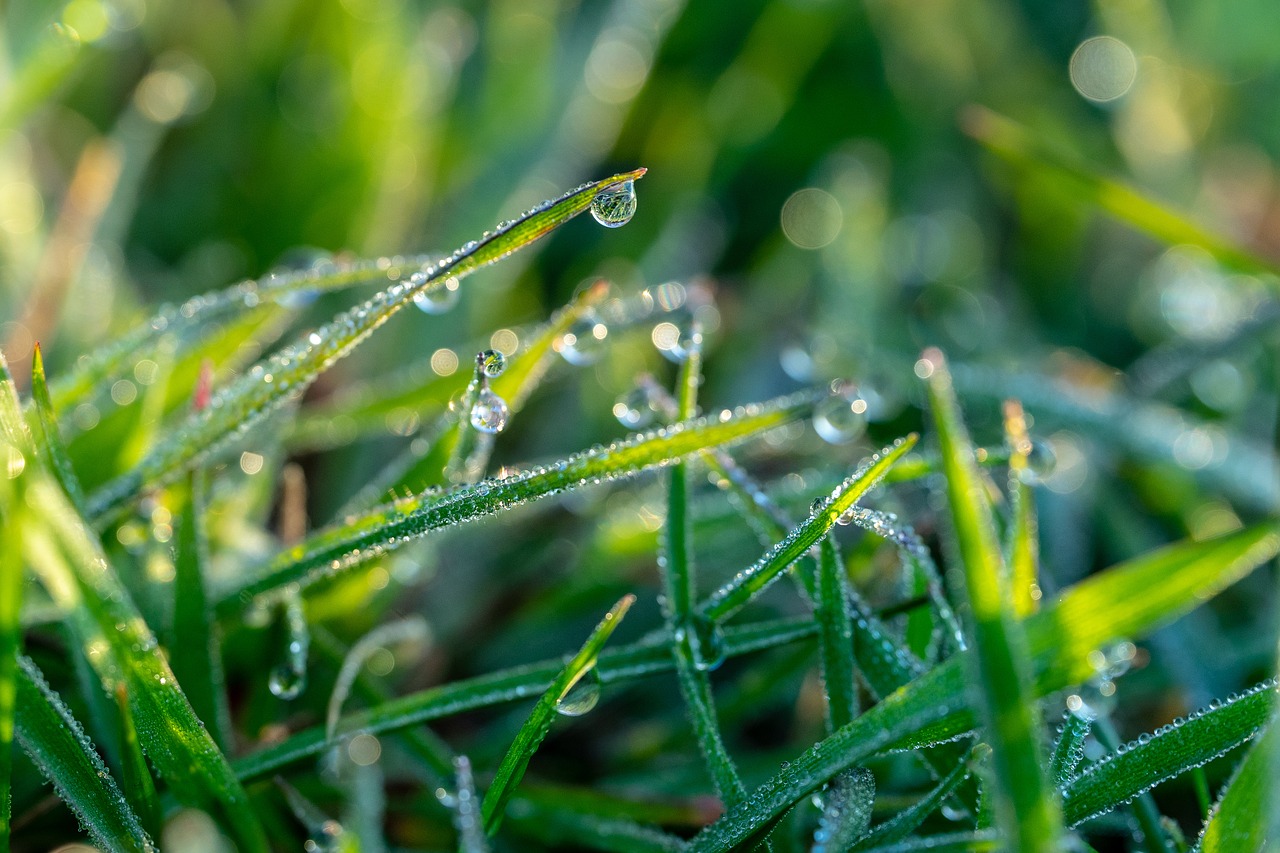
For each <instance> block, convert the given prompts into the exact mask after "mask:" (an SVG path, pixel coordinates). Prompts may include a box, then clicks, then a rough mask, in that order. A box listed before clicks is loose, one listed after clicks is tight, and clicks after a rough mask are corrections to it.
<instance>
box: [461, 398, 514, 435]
mask: <svg viewBox="0 0 1280 853" xmlns="http://www.w3.org/2000/svg"><path fill="white" fill-rule="evenodd" d="M510 414H511V410H510V409H509V408H507V401H506V400H504V399H502V398H501V397H499V396H498V395H497V394H495V393H493V392H492V391H490V390H489V389H488V388H482V389H480V393H479V394H477V395H476V402H475V405H474V406H472V407H471V426H473V427H475V428H476V429H477V430H479V431H480V432H486V433H489V434H490V435H494V434H496V433H500V432H502V430H503V429H505V428H506V426H507V418H508V417H510Z"/></svg>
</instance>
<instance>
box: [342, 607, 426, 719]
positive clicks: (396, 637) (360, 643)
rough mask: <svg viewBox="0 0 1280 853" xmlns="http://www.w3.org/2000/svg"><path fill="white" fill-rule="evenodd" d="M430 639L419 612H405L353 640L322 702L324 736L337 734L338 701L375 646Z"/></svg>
mask: <svg viewBox="0 0 1280 853" xmlns="http://www.w3.org/2000/svg"><path fill="white" fill-rule="evenodd" d="M430 641H431V629H430V627H428V625H427V622H426V620H425V619H423V618H422V617H421V616H406V617H405V618H403V619H397V620H395V621H394V622H387V623H386V624H383V625H379V626H378V627H377V628H374V629H373V630H371V631H369V632H368V633H367V634H365V635H364V636H363V637H361V638H360V639H359V640H357V641H356V643H355V645H353V646H352V647H351V649H350V650H349V651H348V652H347V653H346V655H344V656H343V658H342V666H341V667H340V668H339V669H338V677H337V678H335V679H334V682H333V690H332V691H331V692H330V694H329V704H328V705H327V706H326V709H325V715H324V730H325V736H326V737H328V738H329V739H331V740H332V739H333V738H334V737H335V736H336V735H337V733H338V719H339V718H340V717H341V716H342V705H343V703H345V702H346V701H347V697H348V696H350V695H351V688H352V687H353V686H354V685H355V682H356V678H357V677H358V676H359V675H360V670H361V669H362V668H363V667H364V665H365V663H367V662H368V660H369V658H370V657H371V656H372V655H373V654H375V653H376V652H377V651H378V650H379V649H383V648H385V647H387V646H391V645H394V644H396V643H405V642H412V643H418V644H422V645H425V644H426V643H429V642H430Z"/></svg>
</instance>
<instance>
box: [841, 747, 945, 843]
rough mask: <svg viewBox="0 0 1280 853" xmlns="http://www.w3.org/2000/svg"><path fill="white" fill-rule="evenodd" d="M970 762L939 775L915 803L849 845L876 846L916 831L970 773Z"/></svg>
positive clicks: (902, 837) (898, 839)
mask: <svg viewBox="0 0 1280 853" xmlns="http://www.w3.org/2000/svg"><path fill="white" fill-rule="evenodd" d="M969 772H970V769H969V762H968V761H967V760H965V761H961V762H960V763H959V764H957V765H956V766H955V768H954V769H952V771H951V772H950V773H948V774H947V775H946V776H944V777H942V781H940V782H939V783H938V784H937V785H935V786H934V787H933V789H932V790H930V791H929V793H927V794H925V795H924V796H923V797H921V798H920V800H919V801H918V802H915V803H913V804H912V805H911V806H910V807H909V808H906V809H903V810H902V811H900V812H898V814H896V815H894V816H893V817H892V818H890V819H889V820H887V821H885V822H884V823H882V824H880V825H879V826H876V827H875V828H874V829H872V830H871V832H870V833H869V834H868V835H867V836H866V837H865V838H863V839H861V840H859V841H858V843H857V844H854V845H853V847H851V848H849V849H850V850H851V851H852V850H859V851H861V850H874V849H876V848H877V847H883V846H884V845H886V844H890V843H892V842H895V841H900V840H902V839H904V838H906V837H907V836H908V835H910V834H911V833H912V832H914V831H915V829H916V827H918V826H920V824H922V823H924V820H925V818H927V817H928V816H929V815H931V814H933V812H934V811H935V810H936V809H938V808H939V807H940V806H941V805H942V803H943V801H944V800H946V799H947V797H949V796H951V794H952V792H954V791H955V789H956V788H958V787H959V786H960V783H961V782H963V781H964V780H965V779H966V778H968V776H969Z"/></svg>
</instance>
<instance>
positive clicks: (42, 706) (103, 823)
mask: <svg viewBox="0 0 1280 853" xmlns="http://www.w3.org/2000/svg"><path fill="white" fill-rule="evenodd" d="M17 697H18V714H17V738H18V743H19V744H21V745H22V748H23V750H24V751H25V752H26V753H27V755H29V756H30V757H31V760H32V761H33V762H35V765H36V766H37V767H39V768H40V772H41V773H43V774H44V776H45V778H47V779H48V780H49V781H50V782H52V783H53V785H54V787H55V788H56V789H57V791H58V796H59V797H61V798H62V800H63V802H65V803H66V804H67V805H68V806H70V807H71V810H72V811H73V812H75V814H76V817H78V818H79V819H80V822H81V823H82V824H83V825H84V827H85V829H87V830H88V831H89V834H90V835H91V836H92V837H93V839H94V843H96V844H97V845H98V847H99V848H100V849H102V850H104V851H110V853H114V851H122V853H151V851H154V850H155V849H156V847H155V845H154V844H153V843H152V841H151V837H150V836H149V835H148V834H147V830H146V828H145V827H144V826H143V824H142V821H140V820H139V819H138V816H137V814H136V813H135V812H134V811H133V809H132V808H130V807H129V803H128V801H127V800H125V798H124V795H123V794H122V793H120V789H119V788H118V787H117V786H116V781H115V779H113V778H112V777H111V774H110V772H108V771H107V767H106V765H105V764H103V763H102V759H101V758H100V757H99V756H98V753H97V752H96V751H95V750H94V748H93V744H91V743H90V742H89V738H88V736H87V735H86V734H85V733H84V729H82V728H81V727H80V723H79V722H78V721H77V720H76V718H75V717H73V716H71V712H70V711H69V710H68V709H67V706H66V705H65V704H64V703H63V701H62V699H61V698H60V697H59V696H58V694H56V693H54V692H53V691H52V690H51V689H50V688H49V685H48V684H46V683H45V680H44V676H43V675H42V674H41V673H40V670H39V669H37V668H36V665H35V664H34V663H32V662H31V661H30V660H28V659H26V658H20V659H19V661H18V679H17Z"/></svg>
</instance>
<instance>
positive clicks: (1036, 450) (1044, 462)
mask: <svg viewBox="0 0 1280 853" xmlns="http://www.w3.org/2000/svg"><path fill="white" fill-rule="evenodd" d="M1057 464H1058V457H1057V455H1056V454H1055V453H1054V452H1053V445H1051V444H1049V442H1047V441H1042V440H1041V439H1038V438H1037V439H1032V440H1031V452H1030V453H1028V454H1027V467H1028V469H1029V471H1030V474H1031V476H1032V478H1034V479H1035V480H1037V481H1039V480H1043V479H1044V478H1045V477H1048V476H1049V475H1050V474H1052V473H1053V469H1054V466H1056V465H1057Z"/></svg>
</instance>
